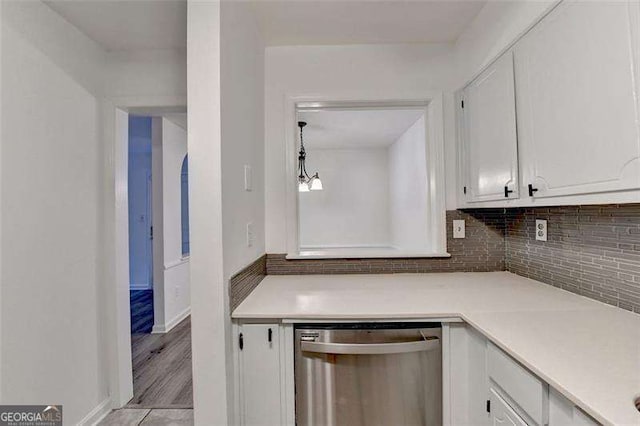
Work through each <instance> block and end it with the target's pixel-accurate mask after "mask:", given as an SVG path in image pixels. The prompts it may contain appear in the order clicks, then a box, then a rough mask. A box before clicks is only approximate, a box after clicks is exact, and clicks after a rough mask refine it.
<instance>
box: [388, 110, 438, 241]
mask: <svg viewBox="0 0 640 426" xmlns="http://www.w3.org/2000/svg"><path fill="white" fill-rule="evenodd" d="M425 124H426V123H425V117H424V116H422V117H420V118H419V119H418V120H417V121H416V122H415V123H414V124H413V125H412V126H411V127H410V128H409V129H407V131H406V132H405V133H404V134H403V135H402V136H400V138H399V139H398V140H397V141H395V142H394V143H393V145H391V146H390V147H389V194H390V195H389V198H390V203H389V210H390V214H389V216H390V222H391V238H392V240H391V241H392V245H393V246H395V247H397V248H401V249H403V250H420V249H422V250H425V249H427V248H428V247H429V245H428V244H427V236H428V235H429V229H428V221H427V214H428V206H427V195H426V194H427V187H426V186H427V160H426V144H425V141H426V134H425Z"/></svg>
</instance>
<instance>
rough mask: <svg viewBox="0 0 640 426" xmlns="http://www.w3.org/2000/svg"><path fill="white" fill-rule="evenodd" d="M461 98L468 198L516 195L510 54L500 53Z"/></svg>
mask: <svg viewBox="0 0 640 426" xmlns="http://www.w3.org/2000/svg"><path fill="white" fill-rule="evenodd" d="M463 98H464V108H463V117H464V136H463V139H464V146H465V149H464V153H465V154H464V164H465V175H466V176H465V181H466V186H467V188H466V194H467V197H466V199H467V201H469V202H477V201H494V200H504V199H508V198H511V199H513V198H518V149H517V135H516V110H515V108H516V107H515V93H514V76H513V55H512V53H511V52H507V53H506V54H504V55H502V56H501V57H500V58H499V59H498V60H497V61H495V62H494V63H493V64H492V65H491V66H490V67H489V68H488V69H486V70H485V71H484V72H483V73H482V74H481V75H480V76H478V78H476V79H475V80H474V81H473V82H471V83H470V84H469V85H468V86H467V87H466V88H465V89H464V93H463Z"/></svg>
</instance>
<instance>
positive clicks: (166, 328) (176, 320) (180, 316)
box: [151, 306, 191, 334]
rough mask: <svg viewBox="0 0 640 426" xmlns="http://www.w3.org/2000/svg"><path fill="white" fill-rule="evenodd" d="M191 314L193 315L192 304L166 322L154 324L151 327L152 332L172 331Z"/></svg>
mask: <svg viewBox="0 0 640 426" xmlns="http://www.w3.org/2000/svg"><path fill="white" fill-rule="evenodd" d="M189 315H191V306H189V307H188V308H187V309H185V310H184V311H182V312H180V313H179V314H178V315H176V316H175V317H174V318H173V319H172V320H171V321H169V322H167V323H165V324H154V325H153V327H152V328H151V334H161V333H168V332H170V331H171V329H172V328H173V327H175V326H176V325H178V324H180V322H181V321H182V320H183V319H185V318H186V317H188V316H189Z"/></svg>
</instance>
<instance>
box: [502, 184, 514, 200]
mask: <svg viewBox="0 0 640 426" xmlns="http://www.w3.org/2000/svg"><path fill="white" fill-rule="evenodd" d="M512 192H513V190H512V189H509V187H508V186H506V185H505V186H504V197H505V198H509V194H511V193H512Z"/></svg>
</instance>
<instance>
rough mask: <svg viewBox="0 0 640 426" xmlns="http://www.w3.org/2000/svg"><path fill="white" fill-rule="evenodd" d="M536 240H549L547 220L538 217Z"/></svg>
mask: <svg viewBox="0 0 640 426" xmlns="http://www.w3.org/2000/svg"><path fill="white" fill-rule="evenodd" d="M536 240H538V241H547V221H546V220H544V219H536Z"/></svg>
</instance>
